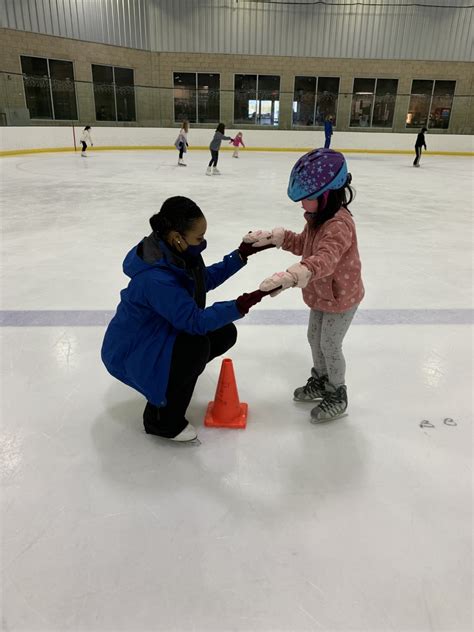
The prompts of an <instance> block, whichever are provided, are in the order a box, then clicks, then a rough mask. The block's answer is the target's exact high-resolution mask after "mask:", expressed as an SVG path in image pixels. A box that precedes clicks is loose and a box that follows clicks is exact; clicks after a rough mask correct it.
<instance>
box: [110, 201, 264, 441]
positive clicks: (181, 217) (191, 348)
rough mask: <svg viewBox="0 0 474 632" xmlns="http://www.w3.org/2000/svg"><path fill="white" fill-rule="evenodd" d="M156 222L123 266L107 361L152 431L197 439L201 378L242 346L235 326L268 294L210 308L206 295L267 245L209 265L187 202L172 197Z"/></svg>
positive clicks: (200, 222)
mask: <svg viewBox="0 0 474 632" xmlns="http://www.w3.org/2000/svg"><path fill="white" fill-rule="evenodd" d="M150 224H151V227H152V231H153V232H152V233H151V235H149V236H148V237H145V238H144V239H143V240H142V241H141V242H140V243H139V244H138V246H135V247H134V248H132V250H131V251H130V252H129V253H128V255H127V256H126V258H125V261H124V263H123V270H124V272H125V274H126V275H127V276H129V277H130V278H131V281H130V282H129V284H128V287H127V288H126V289H125V290H122V292H121V300H120V304H119V306H118V307H117V312H116V314H115V316H114V317H113V319H112V321H111V322H110V324H109V326H108V328H107V331H106V334H105V338H104V342H103V345H102V360H103V362H104V364H105V366H106V367H107V370H108V371H109V373H111V374H112V375H113V376H114V377H116V378H117V379H118V380H120V381H121V382H123V383H124V384H127V385H128V386H131V387H132V388H134V389H136V390H137V391H139V392H140V393H142V394H143V395H144V396H145V397H146V399H147V405H146V407H145V411H144V413H143V421H144V425H145V430H146V432H147V433H149V434H155V435H158V436H160V437H164V438H166V439H172V440H174V441H192V440H194V439H195V438H196V436H197V433H196V430H195V428H194V427H193V426H192V425H191V424H190V423H189V422H188V421H187V419H186V417H185V415H186V410H187V408H188V405H189V402H190V401H191V397H192V395H193V391H194V387H195V385H196V382H197V379H198V377H199V375H200V374H201V373H202V372H203V371H204V368H205V366H206V364H207V363H208V362H210V361H211V360H212V359H213V358H215V357H216V356H219V355H221V354H223V353H225V352H226V351H227V350H228V349H230V347H232V346H233V345H234V344H235V341H236V339H237V330H236V328H235V325H233V324H232V323H233V321H234V320H238V319H239V318H242V316H245V314H247V313H248V311H249V309H250V308H251V307H252V306H253V305H255V304H256V303H258V302H260V301H261V300H262V298H263V296H265V294H266V292H261V291H260V290H256V291H255V292H252V293H250V294H243V295H242V296H239V297H238V298H237V299H236V300H233V301H223V302H219V303H214V304H213V305H211V306H210V307H207V308H206V293H207V292H208V291H209V290H212V289H214V288H216V287H217V286H218V285H220V284H221V283H223V282H224V281H226V280H227V279H228V278H229V277H230V276H232V275H233V274H235V272H237V271H238V270H240V269H241V268H242V267H243V266H244V265H245V264H246V262H247V257H248V256H249V255H250V254H253V253H255V252H258V251H259V250H264V249H265V248H261V249H255V248H252V247H251V245H250V244H244V243H241V244H240V246H239V248H238V249H236V250H235V251H234V252H231V253H230V254H229V255H227V256H225V257H224V259H223V260H222V261H221V262H220V263H216V264H214V265H212V266H209V267H205V265H204V262H203V260H202V257H201V252H202V251H203V250H204V248H205V247H206V240H205V239H204V235H205V233H206V229H207V223H206V219H205V217H204V215H203V213H202V211H201V209H200V208H199V207H198V206H197V205H196V204H195V203H194V202H193V201H192V200H190V199H189V198H185V197H172V198H169V199H168V200H166V201H165V202H164V204H163V206H162V207H161V210H160V212H159V213H157V214H156V215H153V217H152V218H151V219H150ZM270 247H271V246H270Z"/></svg>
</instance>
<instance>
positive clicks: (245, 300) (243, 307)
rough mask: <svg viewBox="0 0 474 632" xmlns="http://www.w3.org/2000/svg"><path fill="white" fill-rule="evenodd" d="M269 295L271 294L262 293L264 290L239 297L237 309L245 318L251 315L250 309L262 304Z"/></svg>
mask: <svg viewBox="0 0 474 632" xmlns="http://www.w3.org/2000/svg"><path fill="white" fill-rule="evenodd" d="M267 294H270V292H262V290H255V292H250V294H242V296H239V298H238V299H237V300H236V301H235V302H236V303H237V309H238V310H239V312H240V313H241V314H242V316H245V315H246V314H248V313H249V309H250V308H251V307H253V306H254V305H256V304H257V303H260V301H261V300H262V298H263V297H264V296H266V295H267Z"/></svg>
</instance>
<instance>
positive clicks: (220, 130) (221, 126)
mask: <svg viewBox="0 0 474 632" xmlns="http://www.w3.org/2000/svg"><path fill="white" fill-rule="evenodd" d="M216 132H220V133H221V134H223V133H224V132H225V125H224V123H219V125H218V126H217V127H216Z"/></svg>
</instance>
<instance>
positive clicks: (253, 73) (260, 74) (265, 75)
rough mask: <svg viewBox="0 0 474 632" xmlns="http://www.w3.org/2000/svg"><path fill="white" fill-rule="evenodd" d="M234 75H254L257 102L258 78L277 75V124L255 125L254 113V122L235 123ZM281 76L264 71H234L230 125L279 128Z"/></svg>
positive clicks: (256, 99)
mask: <svg viewBox="0 0 474 632" xmlns="http://www.w3.org/2000/svg"><path fill="white" fill-rule="evenodd" d="M236 75H255V76H256V77H257V81H256V83H255V101H256V102H258V100H259V99H258V78H259V77H260V76H262V77H278V79H279V80H280V81H279V85H278V125H262V124H261V123H260V124H259V125H257V115H255V123H237V122H236V120H235V77H236ZM281 77H282V75H270V74H268V73H266V72H249V71H247V72H234V73H233V83H232V85H233V88H232V93H233V97H234V98H233V99H232V125H233V126H234V127H235V126H236V125H237V126H241V125H248V126H249V128H250V126H252V127H261V128H262V129H268V128H270V129H280V103H281Z"/></svg>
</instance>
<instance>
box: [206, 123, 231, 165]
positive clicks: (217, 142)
mask: <svg viewBox="0 0 474 632" xmlns="http://www.w3.org/2000/svg"><path fill="white" fill-rule="evenodd" d="M223 140H230V141H232V142H233V141H234V139H233V138H231V137H230V136H225V125H224V123H219V125H218V126H217V128H216V131H215V133H214V137H213V139H212V140H211V142H210V144H209V150H210V152H211V160H210V161H209V165H208V166H207V171H206V175H207V176H212V175H214V176H220V175H221V172H220V171H219V169H218V168H217V161H218V160H219V149H220V148H221V143H222V141H223Z"/></svg>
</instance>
